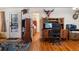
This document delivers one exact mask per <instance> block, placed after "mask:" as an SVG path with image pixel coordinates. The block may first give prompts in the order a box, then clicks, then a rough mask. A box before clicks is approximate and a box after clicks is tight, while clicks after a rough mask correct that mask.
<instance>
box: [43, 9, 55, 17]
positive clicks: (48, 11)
mask: <svg viewBox="0 0 79 59" xmlns="http://www.w3.org/2000/svg"><path fill="white" fill-rule="evenodd" d="M53 11H54V9H53V10H45V9H44V12H45V13H46V14H47V16H48V17H49V15H50V14H51V13H52V12H53Z"/></svg>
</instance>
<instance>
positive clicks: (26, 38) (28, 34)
mask: <svg viewBox="0 0 79 59" xmlns="http://www.w3.org/2000/svg"><path fill="white" fill-rule="evenodd" d="M30 24H31V23H30V18H26V20H25V32H24V37H23V41H24V42H31V41H32V39H31V29H30Z"/></svg>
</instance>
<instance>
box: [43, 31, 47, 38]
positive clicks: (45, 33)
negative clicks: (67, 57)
mask: <svg viewBox="0 0 79 59" xmlns="http://www.w3.org/2000/svg"><path fill="white" fill-rule="evenodd" d="M43 38H48V31H47V30H43Z"/></svg>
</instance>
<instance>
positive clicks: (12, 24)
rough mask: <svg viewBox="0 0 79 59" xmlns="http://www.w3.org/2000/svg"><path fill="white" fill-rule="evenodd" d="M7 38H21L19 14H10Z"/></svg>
mask: <svg viewBox="0 0 79 59" xmlns="http://www.w3.org/2000/svg"><path fill="white" fill-rule="evenodd" d="M9 15H10V21H9V38H21V13H10V14H9Z"/></svg>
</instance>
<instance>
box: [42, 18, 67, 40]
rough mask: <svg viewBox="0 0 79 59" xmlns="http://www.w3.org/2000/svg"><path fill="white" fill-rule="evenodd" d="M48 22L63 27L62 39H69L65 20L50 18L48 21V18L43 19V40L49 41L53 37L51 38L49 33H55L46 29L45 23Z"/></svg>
mask: <svg viewBox="0 0 79 59" xmlns="http://www.w3.org/2000/svg"><path fill="white" fill-rule="evenodd" d="M46 22H51V23H53V22H57V23H58V24H60V25H61V32H60V38H61V39H64V40H66V39H68V31H67V30H65V29H64V18H48V20H46V18H43V19H42V26H43V27H42V38H43V39H45V40H46V39H47V40H48V39H49V38H52V36H50V35H49V34H50V33H49V31H53V29H46V28H45V23H46Z"/></svg>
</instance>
